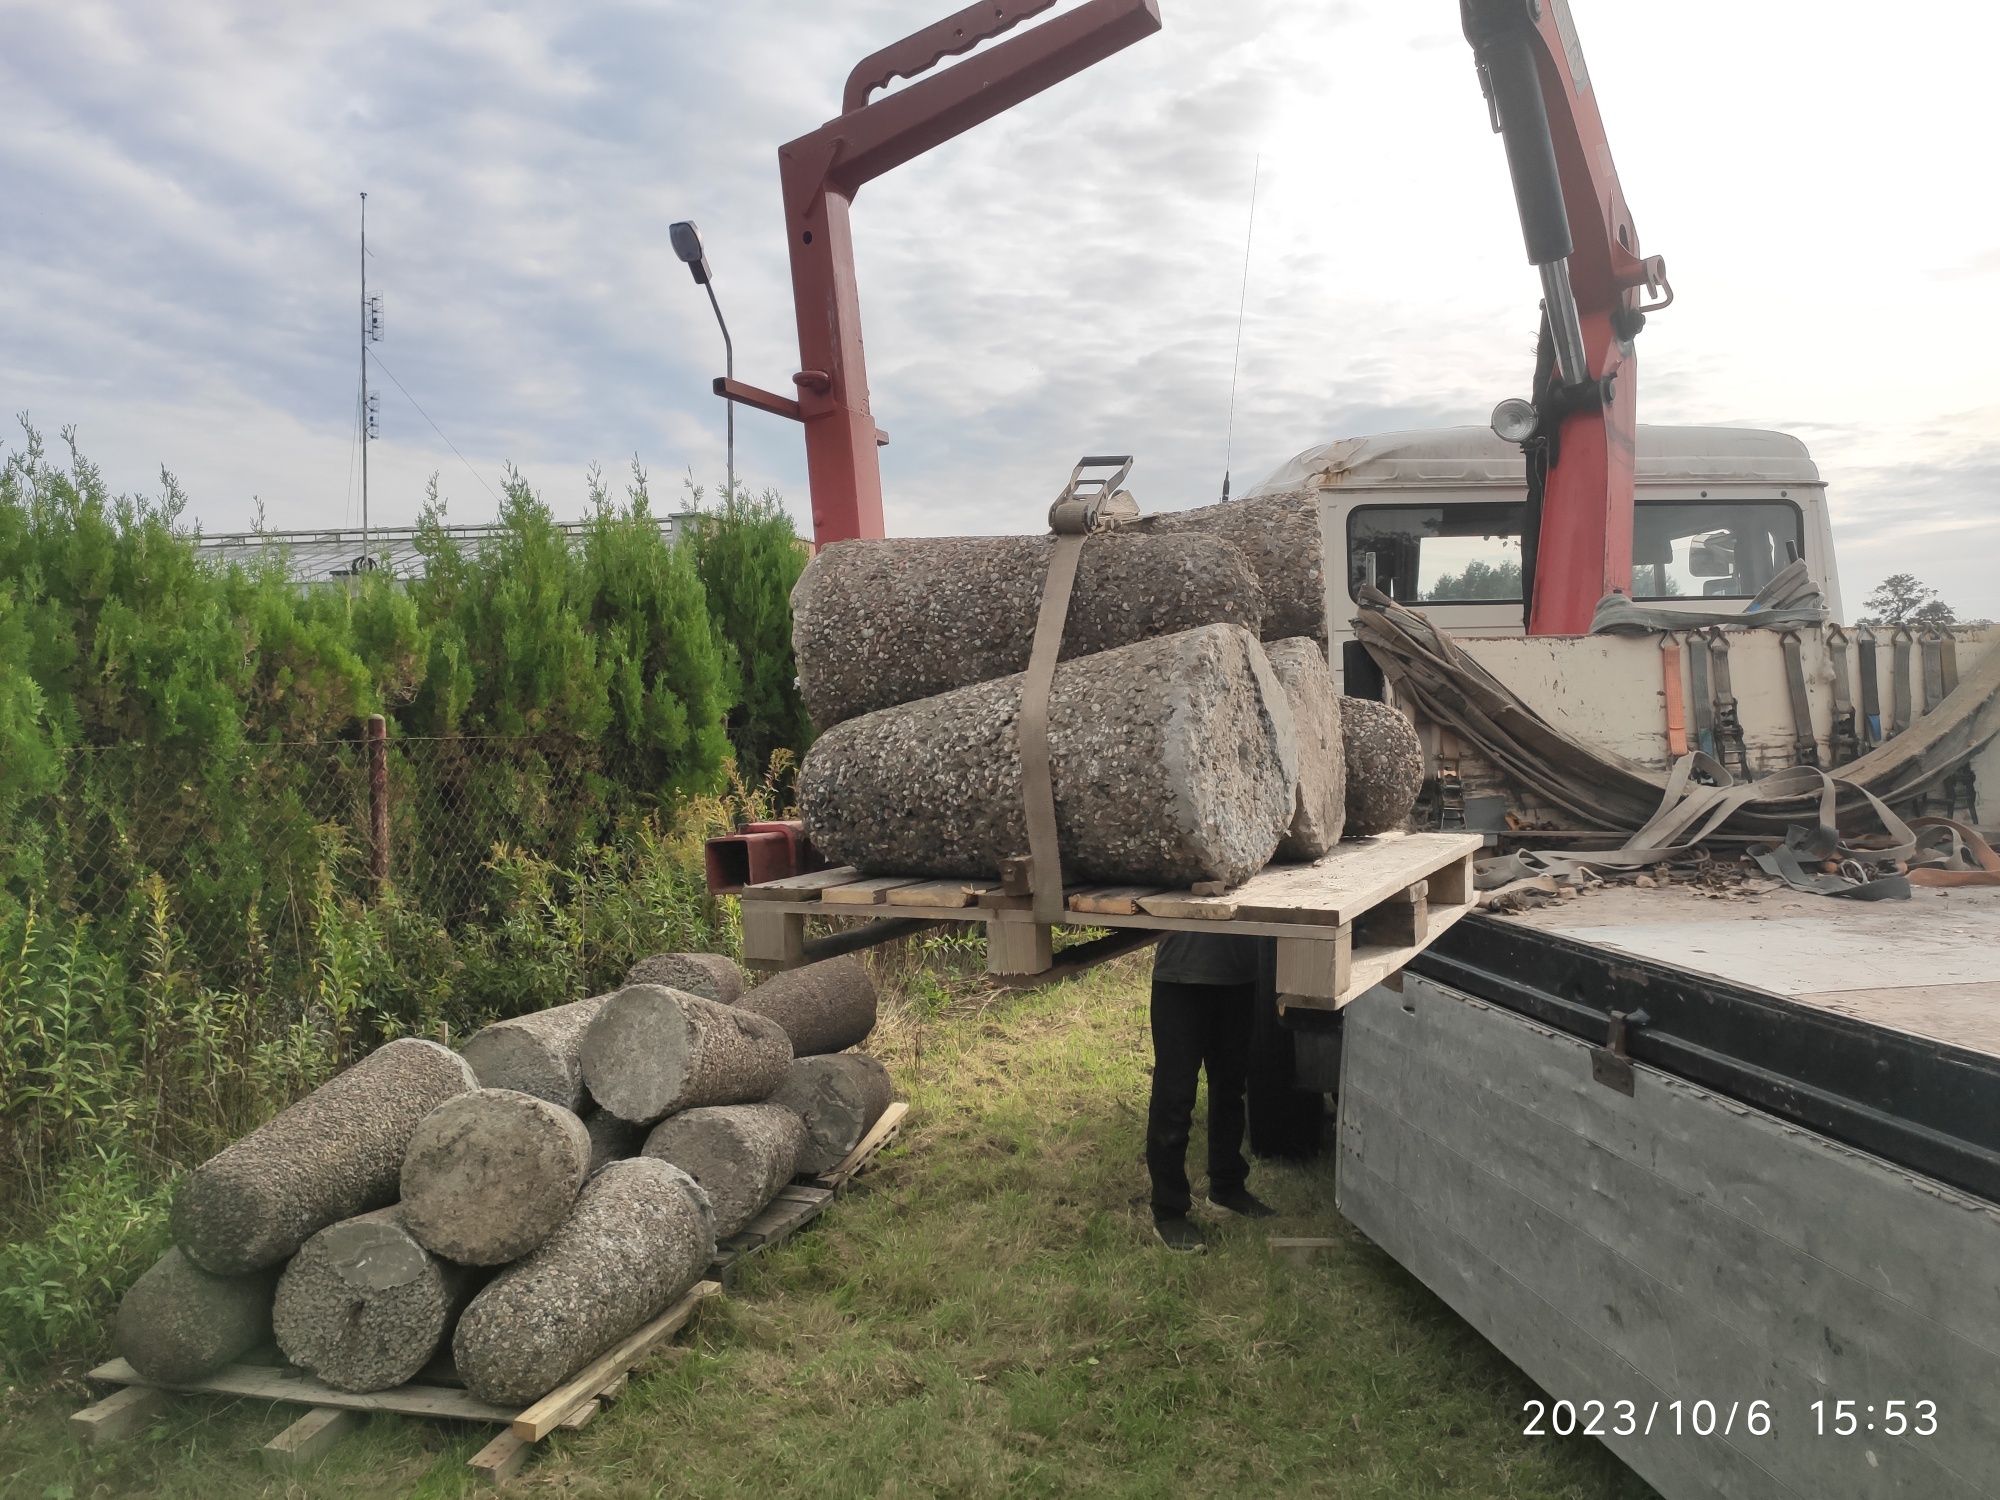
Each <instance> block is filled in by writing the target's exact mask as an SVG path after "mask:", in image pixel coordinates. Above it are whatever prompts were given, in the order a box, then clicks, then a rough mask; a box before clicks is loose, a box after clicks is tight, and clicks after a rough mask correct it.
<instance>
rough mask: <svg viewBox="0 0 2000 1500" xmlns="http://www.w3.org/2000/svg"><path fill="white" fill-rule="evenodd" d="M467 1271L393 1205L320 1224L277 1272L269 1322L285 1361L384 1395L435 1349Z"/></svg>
mask: <svg viewBox="0 0 2000 1500" xmlns="http://www.w3.org/2000/svg"><path fill="white" fill-rule="evenodd" d="M471 1284H472V1278H471V1276H470V1275H469V1274H468V1273H467V1272H466V1271H465V1270H464V1269H462V1268H461V1267H459V1266H455V1265H453V1264H452V1263H451V1262H449V1261H447V1260H444V1259H442V1258H441V1257H439V1256H436V1255H433V1254H432V1253H431V1252H430V1251H428V1250H426V1249H425V1248H424V1247H423V1246H422V1245H421V1244H419V1243H418V1242H417V1239H416V1236H415V1235H413V1234H411V1233H410V1232H409V1229H408V1227H407V1226H406V1225H405V1224H404V1223H403V1217H402V1212H401V1210H400V1209H398V1208H396V1207H394V1206H391V1207H389V1208H378V1209H377V1210H375V1212H373V1213H370V1214H362V1215H361V1216H360V1217H359V1218H354V1219H348V1220H346V1221H345V1222H343V1223H339V1224H330V1225H328V1226H327V1227H326V1228H325V1229H322V1230H321V1231H320V1232H319V1233H318V1234H316V1235H314V1236H313V1237H312V1238H311V1239H309V1240H307V1241H306V1242H305V1244H304V1245H303V1246H302V1247H301V1248H300V1250H299V1253H298V1254H297V1255H295V1256H293V1257H292V1261H291V1264H290V1265H288V1266H286V1267H285V1273H284V1275H283V1276H281V1277H279V1278H278V1296H277V1302H276V1304H275V1306H274V1307H273V1310H272V1318H271V1322H272V1327H273V1331H274V1332H275V1333H276V1334H277V1339H278V1348H279V1349H281V1350H282V1351H283V1352H284V1356H285V1358H286V1359H288V1360H290V1361H291V1362H292V1363H293V1364H295V1365H297V1366H298V1367H299V1368H300V1369H302V1370H305V1371H307V1372H309V1373H310V1374H312V1375H314V1376H317V1377H318V1378H319V1379H320V1380H323V1381H324V1382H326V1384H328V1385H330V1386H332V1387H333V1388H334V1389H335V1390H339V1391H385V1390H388V1389H389V1388H390V1387H391V1386H398V1385H402V1384H404V1383H405V1382H407V1381H409V1380H412V1379H414V1378H415V1377H416V1375H417V1372H418V1371H419V1370H421V1369H423V1367H424V1366H425V1365H427V1364H429V1363H430V1361H431V1359H432V1358H433V1357H434V1356H435V1355H436V1354H437V1352H438V1349H439V1348H440V1347H441V1346H442V1345H443V1343H444V1340H445V1336H446V1335H447V1334H448V1333H450V1331H451V1325H452V1322H453V1321H454V1320H455V1319H456V1318H457V1316H458V1311H459V1309H460V1308H461V1307H462V1306H464V1303H465V1299H466V1297H467V1296H469V1295H470V1293H471Z"/></svg>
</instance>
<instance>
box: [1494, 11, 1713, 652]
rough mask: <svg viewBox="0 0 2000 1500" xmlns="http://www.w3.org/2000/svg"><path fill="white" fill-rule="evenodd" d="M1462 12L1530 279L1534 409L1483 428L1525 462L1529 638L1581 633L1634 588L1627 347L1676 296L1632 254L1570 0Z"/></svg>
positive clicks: (1506, 412) (1632, 235) (1631, 373)
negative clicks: (1537, 277)
mask: <svg viewBox="0 0 2000 1500" xmlns="http://www.w3.org/2000/svg"><path fill="white" fill-rule="evenodd" d="M1459 8H1460V12H1461V16H1462V19H1463V21H1464V24H1465V36H1466V40H1467V41H1469V42H1470V43H1471V44H1472V50H1473V56H1474V58H1475V60H1476V61H1477V64H1478V68H1479V77H1480V84H1481V87H1482V88H1483V89H1484V90H1485V92H1486V99H1487V103H1488V105H1489V107H1490V109H1491V111H1492V115H1493V126H1494V129H1495V130H1496V131H1497V132H1499V134H1500V135H1501V137H1502V139H1503V140H1504V142H1505V144H1506V148H1507V168H1508V171H1509V173H1510V174H1511V175H1512V177H1513V181H1514V198H1515V202H1516V204H1517V205H1518V207H1519V209H1520V215H1521V233H1522V237H1523V239H1524V240H1525V241H1526V244H1527V251H1528V259H1529V261H1530V262H1531V263H1533V264H1534V266H1535V267H1536V268H1537V269H1538V270H1539V271H1540V273H1541V280H1542V299H1543V300H1542V340H1541V352H1540V356H1539V358H1538V359H1537V361H1536V374H1535V393H1534V398H1533V401H1532V403H1522V402H1518V401H1508V402H1502V403H1501V404H1500V406H1499V407H1498V408H1497V409H1496V410H1495V412H1494V424H1493V425H1494V431H1495V432H1497V433H1499V434H1500V435H1501V436H1502V437H1505V438H1508V439H1510V440H1512V441H1516V442H1519V443H1520V444H1521V447H1522V450H1523V451H1524V452H1525V453H1526V455H1527V459H1528V515H1527V519H1526V522H1525V524H1524V526H1523V530H1522V549H1523V557H1522V598H1523V604H1524V608H1525V611H1526V614H1527V628H1528V634H1530V635H1581V634H1583V633H1584V632H1586V631H1588V630H1589V629H1590V621H1591V616H1592V613H1593V612H1594V610H1595V608H1596V605H1597V601H1598V600H1599V599H1600V598H1602V597H1603V596H1604V595H1605V594H1608V593H1611V592H1613V591H1614V590H1615V591H1617V592H1620V593H1630V592H1631V588H1632V465H1633V454H1632V445H1633V428H1634V423H1635V420H1636V417H1635V414H1636V411H1637V407H1638V362H1637V359H1636V358H1635V356H1634V354H1633V347H1632V341H1633V339H1634V338H1636V337H1637V336H1638V333H1639V330H1640V329H1641V328H1642V327H1644V326H1645V321H1646V314H1647V313H1648V312H1655V311H1658V310H1659V309H1661V308H1663V307H1665V306H1666V305H1667V304H1668V303H1669V302H1671V301H1672V300H1673V291H1672V288H1671V287H1669V286H1668V285H1667V279H1666V264H1665V262H1664V261H1663V260H1661V259H1660V257H1658V256H1653V257H1651V258H1650V259H1641V258H1640V255H1639V236H1638V232H1637V231H1636V230H1634V229H1633V227H1632V212H1631V210H1630V209H1629V208H1628V207H1626V204H1625V194H1624V192H1623V190H1622V189H1621V188H1620V187H1619V185H1618V172H1617V169H1616V168H1615V167H1614V166H1613V165H1612V162H1611V145H1610V142H1609V141H1608V139H1607V138H1606V136H1605V131H1604V120H1603V117H1602V116H1601V115H1600V114H1599V113H1598V110H1597V101H1596V98H1595V96H1594V94H1593V93H1592V90H1591V84H1590V74H1589V72H1588V70H1587V69H1586V68H1585V66H1584V61H1583V51H1582V48H1581V47H1579V46H1578V44H1577V37H1576V26H1575V23H1574V22H1573V21H1572V20H1571V19H1570V13H1569V5H1568V0H1460V5H1459ZM1641 287H1645V288H1646V289H1647V290H1648V291H1649V293H1651V294H1652V296H1653V297H1654V299H1655V300H1653V301H1651V302H1647V303H1643V304H1642V303H1641V302H1640V300H1639V296H1638V289H1639V288H1641ZM1530 407H1531V408H1532V409H1530Z"/></svg>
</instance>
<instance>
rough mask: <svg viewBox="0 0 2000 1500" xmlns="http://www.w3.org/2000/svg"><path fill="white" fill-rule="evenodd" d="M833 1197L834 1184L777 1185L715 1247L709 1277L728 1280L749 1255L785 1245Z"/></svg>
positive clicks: (821, 1211)
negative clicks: (746, 1219)
mask: <svg viewBox="0 0 2000 1500" xmlns="http://www.w3.org/2000/svg"><path fill="white" fill-rule="evenodd" d="M833 1197H834V1194H833V1190H832V1189H831V1188H822V1187H807V1186H804V1185H801V1184H797V1183H791V1184H787V1185H786V1186H784V1187H782V1188H780V1189H778V1193H777V1196H776V1197H774V1198H772V1200H771V1201H770V1202H769V1203H767V1204H765V1205H764V1207H763V1208H762V1209H761V1210H759V1212H758V1214H757V1217H756V1218H754V1219H752V1220H751V1221H750V1222H749V1223H748V1224H745V1225H744V1226H743V1227H742V1228H741V1229H739V1230H738V1231H737V1232H736V1233H735V1234H732V1235H731V1236H730V1237H729V1238H728V1240H727V1241H725V1242H724V1243H723V1244H722V1245H719V1246H717V1247H716V1252H715V1258H714V1259H713V1260H711V1261H710V1262H709V1263H708V1274H709V1278H710V1279H711V1280H717V1281H722V1282H725V1283H726V1282H727V1281H728V1280H729V1279H730V1275H731V1273H733V1272H734V1271H735V1269H736V1268H737V1267H738V1266H739V1265H740V1264H742V1262H743V1261H744V1260H746V1259H747V1258H748V1257H750V1256H752V1255H755V1254H756V1253H757V1252H758V1251H760V1250H769V1249H772V1248H773V1247H775V1246H778V1245H782V1244H783V1243H784V1242H785V1241H786V1240H788V1239H790V1238H791V1237H792V1236H793V1235H794V1234H797V1233H798V1232H799V1231H800V1230H801V1229H803V1228H805V1227H806V1225H808V1224H810V1223H812V1221H813V1220H815V1219H817V1218H818V1217H819V1216H820V1214H821V1213H823V1212H824V1211H825V1209H826V1206H827V1204H829V1203H831V1202H832V1201H833Z"/></svg>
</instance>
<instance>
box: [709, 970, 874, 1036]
mask: <svg viewBox="0 0 2000 1500" xmlns="http://www.w3.org/2000/svg"><path fill="white" fill-rule="evenodd" d="M736 1003H737V1004H738V1005H739V1006H741V1007H742V1008H743V1009H744V1010H751V1011H755V1012H756V1013H757V1014H758V1015H760V1016H768V1017H769V1018H770V1019H771V1020H773V1021H776V1022H777V1023H778V1024H779V1025H780V1026H782V1027H784V1028H785V1035H786V1036H788V1037H790V1038H791V1042H792V1055H793V1056H794V1057H810V1056H812V1055H813V1054H815V1053H819V1052H841V1051H844V1050H846V1049H847V1048H849V1047H853V1046H858V1045H859V1044H860V1043H862V1042H864V1041H866V1040H867V1039H868V1033H869V1032H871V1031H873V1030H874V1029H875V1010H876V1003H877V1002H876V993H875V981H874V979H872V978H871V977H870V976H869V973H868V966H867V965H866V964H864V963H863V962H862V961H861V960H860V959H858V958H856V957H854V956H853V955H852V954H845V955H843V956H841V957H839V958H828V959H822V960H821V961H820V962H818V963H816V964H804V965H801V966H800V967H799V968H796V969H787V970H785V971H784V972H783V973H779V974H773V975H772V976H771V977H770V978H769V979H766V980H765V981H764V982H763V983H762V984H760V985H757V986H756V987H755V988H754V989H750V990H747V991H745V992H744V994H743V997H742V998H741V999H740V1000H738V1001H737V1002H736Z"/></svg>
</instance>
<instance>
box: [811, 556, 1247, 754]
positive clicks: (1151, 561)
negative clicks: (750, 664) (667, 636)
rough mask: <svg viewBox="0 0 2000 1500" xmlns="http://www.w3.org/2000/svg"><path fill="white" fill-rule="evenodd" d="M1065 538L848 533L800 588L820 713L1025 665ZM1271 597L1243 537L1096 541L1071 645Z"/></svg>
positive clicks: (1235, 614) (1069, 650)
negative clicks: (860, 537) (1247, 556)
mask: <svg viewBox="0 0 2000 1500" xmlns="http://www.w3.org/2000/svg"><path fill="white" fill-rule="evenodd" d="M1054 546H1055V544H1054V541H1053V540H1052V539H1051V538H1049V537H1046V536H981V537H911V538H903V537H897V538H891V539H889V540H886V541H883V540H876V541H860V542H836V543H835V544H834V545H833V546H831V547H828V548H826V549H825V550H824V551H822V552H821V553H820V554H819V555H818V556H817V557H815V558H814V559H813V560H812V563H811V565H810V566H809V567H807V569H806V570H805V572H804V573H803V574H802V575H801V576H800V578H799V581H798V584H797V585H796V586H795V587H794V588H793V590H792V652H793V655H794V656H795V657H796V658H797V660H798V665H799V682H800V686H801V689H802V690H803V692H804V694H805V699H806V705H807V707H808V709H809V710H810V711H811V713H812V717H813V722H814V723H815V724H817V725H818V726H819V727H820V728H821V729H830V728H831V727H832V726H834V725H835V724H838V723H840V722H841V721H842V720H845V719H852V718H855V717H857V716H859V715H861V714H865V713H872V712H874V711H875V710H876V709H881V708H889V707H892V706H893V705H895V704H898V703H911V702H915V701H916V700H917V699H919V698H931V697H935V696H936V695H937V694H939V693H944V692H949V691H950V690H951V689H953V688H957V687H965V686H967V685H968V684H971V683H975V682H985V681H988V680H990V679H992V678H995V677H1006V676H1009V675H1011V674H1013V673H1015V672H1020V671H1024V670H1026V668H1027V665H1028V653H1029V651H1030V649H1031V647H1032V646H1033V643H1034V636H1035V621H1036V617H1037V615H1038V614H1039V613H1040V610H1041V601H1042V588H1043V584H1044V581H1045V580H1046V578H1047V576H1048V569H1049V559H1050V557H1051V555H1052V553H1053V551H1054ZM1263 613H1264V599H1263V595H1262V593H1261V592H1260V591H1259V589H1258V587H1257V580H1256V579H1255V577H1254V576H1252V574H1251V571H1250V568H1249V566H1248V564H1247V563H1246V562H1245V561H1244V559H1243V557H1242V555H1241V554H1240V553H1238V552H1237V551H1236V550H1235V549H1234V548H1233V547H1231V546H1229V545H1227V544H1226V543H1223V542H1221V541H1218V540H1216V539H1212V538H1209V537H1204V536H1192V535H1191V536H1159V537H1138V536H1129V535H1125V534H1122V533H1111V534H1107V535H1100V536H1093V537H1091V538H1090V539H1089V540H1087V541H1086V542H1085V543H1084V544H1083V555H1082V557H1081V558H1080V559H1079V560H1078V564H1077V576H1076V583H1075V586H1074V588H1073V589H1072V591H1071V594H1070V607H1069V615H1068V619H1067V621H1066V624H1065V629H1064V632H1063V644H1062V653H1061V654H1062V655H1063V657H1065V658H1068V657H1075V656H1088V655H1090V654H1091V653H1093V652H1097V651H1105V650H1109V649H1110V648H1112V647H1114V646H1125V645H1130V644H1131V643H1133V642H1134V641H1143V640H1150V639H1151V638H1153V637H1154V636H1161V635H1172V634H1174V633H1175V632H1177V631H1182V630H1191V629H1193V628H1194V627H1195V626H1197V625H1209V624H1214V623H1216V622H1220V621H1227V622H1233V623H1235V624H1238V625H1243V626H1245V627H1247V628H1249V629H1251V630H1253V631H1254V630H1255V629H1256V628H1257V625H1258V622H1259V620H1260V619H1262V617H1263Z"/></svg>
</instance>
